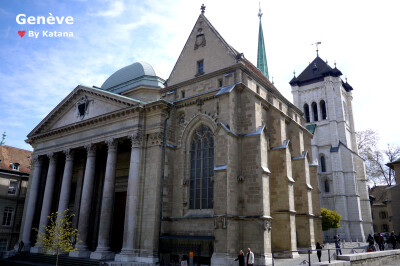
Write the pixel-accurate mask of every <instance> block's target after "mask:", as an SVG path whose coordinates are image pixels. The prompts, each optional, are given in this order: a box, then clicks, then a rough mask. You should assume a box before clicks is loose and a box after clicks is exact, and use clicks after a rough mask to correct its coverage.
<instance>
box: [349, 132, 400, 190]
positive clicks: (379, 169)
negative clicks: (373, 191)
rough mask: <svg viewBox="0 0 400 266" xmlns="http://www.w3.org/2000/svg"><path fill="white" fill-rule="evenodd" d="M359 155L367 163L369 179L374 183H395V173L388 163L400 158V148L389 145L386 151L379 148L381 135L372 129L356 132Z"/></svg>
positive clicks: (389, 184)
mask: <svg viewBox="0 0 400 266" xmlns="http://www.w3.org/2000/svg"><path fill="white" fill-rule="evenodd" d="M356 136H357V147H358V153H359V155H360V156H361V158H363V159H364V162H365V172H366V174H367V178H368V179H369V180H371V181H373V182H374V183H385V184H386V185H388V186H391V185H393V183H394V180H395V179H394V172H393V169H390V168H389V167H387V166H386V163H388V162H393V161H395V160H396V159H397V158H398V157H400V146H397V145H390V144H388V145H387V147H386V148H385V149H380V148H378V142H379V135H378V133H377V132H376V131H374V130H372V129H367V130H364V131H359V132H356Z"/></svg>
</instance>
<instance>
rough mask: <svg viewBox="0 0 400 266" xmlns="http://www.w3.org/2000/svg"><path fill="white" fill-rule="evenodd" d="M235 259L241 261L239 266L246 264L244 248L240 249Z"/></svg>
mask: <svg viewBox="0 0 400 266" xmlns="http://www.w3.org/2000/svg"><path fill="white" fill-rule="evenodd" d="M235 261H239V266H244V254H243V250H240V252H239V255H238V257H237V258H236V259H235Z"/></svg>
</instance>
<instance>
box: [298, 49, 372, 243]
mask: <svg viewBox="0 0 400 266" xmlns="http://www.w3.org/2000/svg"><path fill="white" fill-rule="evenodd" d="M340 76H342V72H341V71H340V70H339V69H338V68H337V67H336V63H335V67H334V68H331V67H330V66H329V65H328V62H324V61H323V60H322V59H321V58H320V57H319V55H318V50H317V57H316V58H315V59H314V60H313V61H312V62H311V63H310V64H309V65H308V66H307V67H306V69H305V70H304V71H303V72H302V73H301V74H300V75H299V76H298V77H296V76H295V77H293V79H292V80H291V81H290V85H291V86H292V94H293V99H294V100H293V102H294V104H295V105H296V106H297V107H298V108H300V109H302V110H303V112H304V117H305V119H306V127H307V128H308V129H309V130H310V131H311V132H312V133H313V134H314V137H313V139H312V140H311V143H312V159H313V160H315V161H318V164H319V168H318V179H319V184H320V187H319V189H320V191H321V207H324V208H327V209H330V210H336V211H337V212H338V213H339V214H340V215H341V216H342V219H341V221H340V227H339V228H338V229H337V230H334V229H331V230H328V231H326V232H324V240H325V241H332V240H333V237H334V235H336V234H339V236H340V238H341V239H344V240H346V241H361V242H365V240H366V238H365V236H366V235H368V234H371V235H373V228H372V217H371V205H370V201H369V195H368V186H367V179H366V175H365V166H364V161H363V159H362V158H361V157H360V156H359V155H358V150H357V142H356V134H355V128H354V118H353V108H352V100H353V97H352V93H351V91H352V90H353V87H352V86H350V84H349V83H348V82H347V79H346V82H344V81H343V80H342V79H341V78H340Z"/></svg>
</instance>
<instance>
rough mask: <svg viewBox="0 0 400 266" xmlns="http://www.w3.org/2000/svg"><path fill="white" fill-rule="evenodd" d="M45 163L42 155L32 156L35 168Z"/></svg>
mask: <svg viewBox="0 0 400 266" xmlns="http://www.w3.org/2000/svg"><path fill="white" fill-rule="evenodd" d="M42 163H43V156H42V155H40V154H34V155H33V156H32V164H33V165H34V166H41V165H42Z"/></svg>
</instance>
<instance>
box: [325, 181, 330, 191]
mask: <svg viewBox="0 0 400 266" xmlns="http://www.w3.org/2000/svg"><path fill="white" fill-rule="evenodd" d="M324 185H325V192H329V181H328V180H325V182H324Z"/></svg>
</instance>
